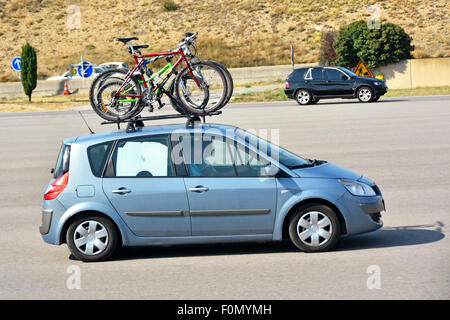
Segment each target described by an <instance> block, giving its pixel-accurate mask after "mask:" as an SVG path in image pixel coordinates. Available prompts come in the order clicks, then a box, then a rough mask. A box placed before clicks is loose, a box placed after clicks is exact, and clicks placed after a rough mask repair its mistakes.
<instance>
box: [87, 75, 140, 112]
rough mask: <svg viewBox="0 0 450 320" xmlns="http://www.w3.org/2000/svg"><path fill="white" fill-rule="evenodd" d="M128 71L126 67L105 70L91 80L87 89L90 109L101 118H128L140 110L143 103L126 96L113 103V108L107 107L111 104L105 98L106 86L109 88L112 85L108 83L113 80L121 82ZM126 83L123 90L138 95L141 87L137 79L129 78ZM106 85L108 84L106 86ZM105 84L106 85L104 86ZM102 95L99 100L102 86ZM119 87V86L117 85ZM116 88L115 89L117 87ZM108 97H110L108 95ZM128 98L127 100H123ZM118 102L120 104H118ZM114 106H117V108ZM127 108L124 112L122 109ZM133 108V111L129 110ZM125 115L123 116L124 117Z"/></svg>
mask: <svg viewBox="0 0 450 320" xmlns="http://www.w3.org/2000/svg"><path fill="white" fill-rule="evenodd" d="M128 73H129V70H128V69H111V70H106V71H104V72H102V73H101V74H99V75H98V76H97V77H96V78H95V80H94V81H93V82H92V84H91V87H90V89H89V100H90V103H91V107H92V109H94V111H95V112H96V113H97V114H98V115H99V116H100V117H102V118H103V119H105V120H117V119H121V120H122V119H126V118H130V117H132V116H134V115H137V114H138V113H139V112H141V110H142V108H143V105H142V104H141V103H139V100H140V99H139V98H126V99H120V100H121V101H119V102H118V104H116V105H115V108H111V109H110V108H109V106H110V105H111V102H108V101H107V99H106V100H105V96H104V93H105V90H106V88H109V89H111V88H112V87H113V86H112V85H111V86H109V83H111V82H114V83H117V82H120V83H123V82H124V81H125V79H126V77H127V75H128ZM127 82H128V83H127V84H126V85H125V86H124V91H127V93H128V94H133V95H140V93H141V92H142V90H141V87H140V85H139V81H138V79H136V78H131V79H129V80H128V81H127ZM107 85H108V86H107ZM105 86H107V87H105ZM103 87H105V88H104V90H103V92H102V93H103V97H102V100H101V101H99V100H98V97H99V96H101V95H99V93H100V90H101V89H102V88H103ZM119 88H120V86H119ZM119 88H116V89H119ZM109 98H110V99H111V98H112V97H109ZM125 100H128V101H125ZM119 103H121V104H122V105H121V106H120V105H119ZM116 108H119V110H117V109H116ZM125 109H127V110H128V111H127V112H125V113H124V110H125ZM132 110H134V112H131V111H132ZM124 116H125V117H124Z"/></svg>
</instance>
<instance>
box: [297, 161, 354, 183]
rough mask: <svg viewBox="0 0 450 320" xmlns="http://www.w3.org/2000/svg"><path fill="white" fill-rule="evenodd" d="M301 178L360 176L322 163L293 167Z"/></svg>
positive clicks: (348, 177) (349, 177)
mask: <svg viewBox="0 0 450 320" xmlns="http://www.w3.org/2000/svg"><path fill="white" fill-rule="evenodd" d="M292 171H294V172H295V173H296V174H298V175H299V176H300V177H302V178H328V179H352V180H358V179H360V178H361V177H362V176H361V175H360V174H358V173H355V172H353V171H350V170H348V169H345V168H342V167H339V166H337V165H335V164H332V163H328V162H327V163H324V164H321V165H318V166H315V167H309V168H300V169H293V170H292Z"/></svg>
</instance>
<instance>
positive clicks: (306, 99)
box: [295, 89, 312, 105]
mask: <svg viewBox="0 0 450 320" xmlns="http://www.w3.org/2000/svg"><path fill="white" fill-rule="evenodd" d="M295 100H297V103H298V104H300V105H307V104H310V103H311V100H312V96H311V93H310V92H309V91H308V90H306V89H300V90H298V91H297V93H296V95H295Z"/></svg>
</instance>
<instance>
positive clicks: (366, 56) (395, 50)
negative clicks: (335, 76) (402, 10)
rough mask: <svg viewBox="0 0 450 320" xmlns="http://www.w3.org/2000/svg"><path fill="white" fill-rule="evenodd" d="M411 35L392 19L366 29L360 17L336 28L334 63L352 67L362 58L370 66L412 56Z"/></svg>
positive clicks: (365, 24) (364, 22)
mask: <svg viewBox="0 0 450 320" xmlns="http://www.w3.org/2000/svg"><path fill="white" fill-rule="evenodd" d="M411 41H412V38H411V37H410V36H409V35H408V34H407V33H406V32H405V30H404V29H403V28H402V27H400V26H398V25H396V24H393V23H382V24H381V25H380V28H379V29H376V28H373V29H369V28H368V27H367V23H366V21H363V20H360V21H356V22H353V23H351V24H349V25H346V26H344V27H342V28H340V29H339V35H338V38H337V40H336V42H335V43H334V49H335V50H336V53H337V54H338V55H339V58H338V59H337V60H336V64H337V65H341V66H343V67H347V68H352V67H355V66H356V65H357V63H358V62H359V61H363V62H364V63H366V64H367V66H368V67H369V68H376V67H378V66H382V65H386V64H389V63H395V62H399V61H400V60H404V59H411V58H412V55H411V51H413V50H414V46H413V45H411Z"/></svg>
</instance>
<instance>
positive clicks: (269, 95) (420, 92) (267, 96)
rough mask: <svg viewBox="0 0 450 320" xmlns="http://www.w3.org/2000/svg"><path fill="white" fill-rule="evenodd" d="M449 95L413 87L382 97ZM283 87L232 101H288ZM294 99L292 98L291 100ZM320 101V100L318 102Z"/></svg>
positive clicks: (435, 89) (440, 89)
mask: <svg viewBox="0 0 450 320" xmlns="http://www.w3.org/2000/svg"><path fill="white" fill-rule="evenodd" d="M433 95H450V87H449V86H447V87H421V88H415V89H391V90H389V91H388V93H387V94H385V95H384V96H383V97H405V96H433ZM288 100H291V99H288V97H287V96H286V95H285V93H284V89H283V88H279V89H272V90H264V91H259V92H248V93H242V94H237V95H235V96H234V97H233V100H232V101H233V102H270V101H288ZM292 101H294V100H292ZM319 103H320V102H319Z"/></svg>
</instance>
